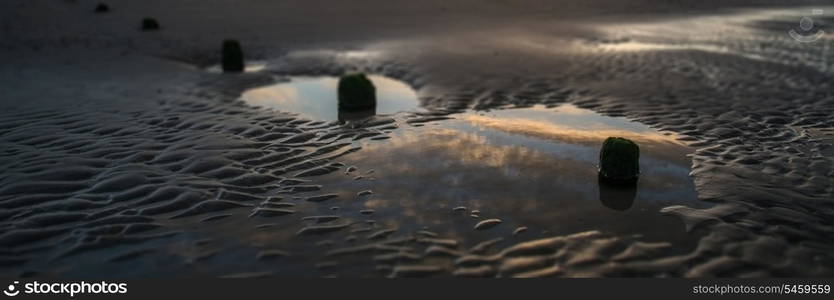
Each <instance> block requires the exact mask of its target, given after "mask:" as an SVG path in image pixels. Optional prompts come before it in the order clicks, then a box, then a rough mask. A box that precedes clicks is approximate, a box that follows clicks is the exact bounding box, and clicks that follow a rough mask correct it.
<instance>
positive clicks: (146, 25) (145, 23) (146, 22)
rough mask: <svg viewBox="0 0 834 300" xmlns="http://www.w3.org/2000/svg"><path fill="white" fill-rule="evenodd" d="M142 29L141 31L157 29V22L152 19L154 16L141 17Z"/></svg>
mask: <svg viewBox="0 0 834 300" xmlns="http://www.w3.org/2000/svg"><path fill="white" fill-rule="evenodd" d="M142 30H143V31H155V30H159V22H157V21H156V19H154V18H144V19H142Z"/></svg>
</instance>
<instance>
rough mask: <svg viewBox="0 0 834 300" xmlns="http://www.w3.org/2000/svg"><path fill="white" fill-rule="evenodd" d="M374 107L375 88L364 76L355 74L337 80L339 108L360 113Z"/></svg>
mask: <svg viewBox="0 0 834 300" xmlns="http://www.w3.org/2000/svg"><path fill="white" fill-rule="evenodd" d="M375 107H376V87H374V84H373V82H371V80H370V79H368V77H366V76H365V74H362V73H356V74H348V75H345V76H342V78H341V79H339V108H340V109H342V110H349V111H362V110H368V109H373V108H375Z"/></svg>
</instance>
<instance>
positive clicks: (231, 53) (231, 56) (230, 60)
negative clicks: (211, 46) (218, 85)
mask: <svg viewBox="0 0 834 300" xmlns="http://www.w3.org/2000/svg"><path fill="white" fill-rule="evenodd" d="M222 52H223V53H222V65H223V72H225V73H240V72H243V69H244V65H243V49H242V48H241V47H240V42H238V41H236V40H225V41H223V49H222Z"/></svg>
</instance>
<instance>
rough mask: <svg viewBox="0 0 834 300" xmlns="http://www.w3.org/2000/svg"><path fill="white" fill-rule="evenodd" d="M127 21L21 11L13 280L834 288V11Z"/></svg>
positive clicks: (76, 10) (8, 63)
mask: <svg viewBox="0 0 834 300" xmlns="http://www.w3.org/2000/svg"><path fill="white" fill-rule="evenodd" d="M105 2H106V3H107V4H108V5H109V6H110V8H111V9H110V11H109V12H107V13H95V12H94V7H95V5H96V4H97V3H99V2H98V1H87V0H75V1H47V0H28V1H23V0H9V1H3V2H2V3H0V95H2V96H0V97H2V98H1V99H0V145H2V148H0V149H2V154H0V170H2V172H0V275H3V276H14V277H33V276H36V277H43V276H45V277H61V278H83V277H95V278H147V277H200V276H211V277H427V276H437V277H450V276H458V277H542V276H555V277H831V276H832V275H834V254H832V253H834V252H832V250H834V241H832V239H831V236H832V235H834V180H832V178H834V119H832V117H831V116H832V115H834V85H832V84H834V80H832V79H834V78H832V77H833V76H834V50H832V49H834V48H832V46H834V38H832V35H831V32H834V17H831V16H834V6H831V3H827V4H826V3H825V1H740V0H739V1H669V0H664V1H661V0H656V1H655V0H643V1H614V0H610V1H609V0H592V1H568V0H564V1H544V0H523V1H498V0H493V1H474V0H458V1H381V0H360V1H351V2H350V4H347V3H341V2H338V3H337V2H335V1H322V0H314V1H310V0H308V1H295V0H290V1H266V0H245V1H231V0H203V1H190V0H182V1H105ZM815 10H819V11H821V12H823V11H824V14H822V15H813V16H812V17H813V19H814V21H815V26H816V28H819V29H821V30H824V31H825V33H824V34H822V35H821V36H820V38H819V39H818V40H815V41H813V42H800V41H797V40H796V39H795V38H792V37H791V35H790V34H789V33H788V32H789V31H790V30H791V29H794V28H798V27H799V26H800V24H799V20H800V19H801V18H802V17H803V16H811V15H812V12H814V11H815ZM145 17H153V18H155V19H157V20H159V23H160V25H161V28H160V30H158V31H151V32H147V31H141V30H140V21H141V20H142V18H145ZM225 39H237V40H239V41H240V42H241V44H242V45H243V50H244V53H245V56H246V60H247V63H248V65H247V71H246V72H244V73H240V74H224V73H222V72H221V71H220V67H219V62H220V52H219V51H220V46H221V42H222V41H223V40H225ZM357 71H358V72H365V73H369V74H373V76H372V79H373V80H374V83H375V84H376V85H377V90H378V91H380V99H381V100H380V101H387V102H385V103H386V104H385V105H380V106H379V107H378V108H377V109H376V110H375V111H371V112H367V113H366V114H346V113H344V112H341V111H339V110H338V108H337V107H336V106H337V105H336V104H335V102H333V101H336V100H335V98H334V97H335V96H334V95H335V88H336V87H335V86H336V84H337V79H338V76H340V75H342V74H344V73H346V72H357ZM328 101H330V102H328ZM386 105H387V106H386ZM608 136H626V137H629V138H632V139H634V140H635V141H638V143H640V144H641V151H642V153H641V155H642V161H641V169H642V171H641V178H640V181H639V184H638V185H637V187H636V189H634V190H630V191H626V192H623V191H620V190H612V189H608V188H607V187H606V186H604V185H602V184H601V183H599V182H598V181H597V180H598V178H597V176H598V174H597V173H598V170H597V163H598V161H597V159H598V153H599V145H601V144H602V142H603V140H604V139H605V138H606V137H608Z"/></svg>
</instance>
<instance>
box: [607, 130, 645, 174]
mask: <svg viewBox="0 0 834 300" xmlns="http://www.w3.org/2000/svg"><path fill="white" fill-rule="evenodd" d="M599 175H600V179H602V180H605V181H608V182H609V183H622V184H631V183H636V182H637V178H638V177H639V176H640V147H639V146H637V144H636V143H634V142H633V141H631V140H629V139H625V138H621V137H609V138H607V139H605V142H603V143H602V150H600V151H599Z"/></svg>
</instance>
